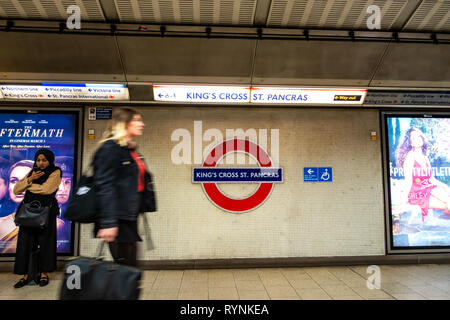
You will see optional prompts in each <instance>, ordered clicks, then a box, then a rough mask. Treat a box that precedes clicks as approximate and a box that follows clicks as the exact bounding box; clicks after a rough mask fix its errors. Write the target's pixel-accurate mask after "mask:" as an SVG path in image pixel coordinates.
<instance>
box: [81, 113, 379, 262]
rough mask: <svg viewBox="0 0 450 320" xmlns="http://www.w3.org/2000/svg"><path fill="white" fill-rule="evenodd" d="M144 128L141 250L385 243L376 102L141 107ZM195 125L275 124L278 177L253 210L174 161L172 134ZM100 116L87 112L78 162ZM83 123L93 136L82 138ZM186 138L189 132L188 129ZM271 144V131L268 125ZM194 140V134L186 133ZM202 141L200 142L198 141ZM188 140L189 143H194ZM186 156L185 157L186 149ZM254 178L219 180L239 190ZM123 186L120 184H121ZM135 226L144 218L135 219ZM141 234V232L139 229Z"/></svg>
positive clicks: (323, 248)
mask: <svg viewBox="0 0 450 320" xmlns="http://www.w3.org/2000/svg"><path fill="white" fill-rule="evenodd" d="M138 109H140V110H141V111H142V112H143V114H144V119H145V124H146V128H145V133H144V136H143V137H140V138H139V139H138V143H139V149H140V151H141V152H142V153H143V154H144V156H145V158H146V159H147V162H148V163H149V165H150V169H151V171H152V172H153V174H154V177H155V183H156V188H157V198H158V206H159V211H158V212H156V213H148V217H149V221H150V224H151V231H152V237H153V241H154V243H155V245H156V249H155V250H152V251H146V250H145V245H143V244H142V245H141V246H140V251H139V255H140V257H139V258H140V259H143V260H158V259H223V258H224V259H226V258H274V257H320V256H358V255H382V254H384V253H385V239H384V213H383V188H382V169H381V154H380V153H381V148H380V141H379V139H378V140H377V141H372V140H371V138H370V133H371V131H377V132H379V118H378V111H376V110H358V109H345V110H344V109H322V108H286V109H285V108H261V109H258V108H229V107H197V108H196V107H179V106H172V107H143V108H138ZM195 120H201V121H202V125H203V132H204V131H205V130H207V129H210V128H217V129H219V130H221V131H222V133H223V134H224V135H225V130H226V129H238V128H242V129H244V130H247V129H249V128H255V129H269V130H268V131H269V132H270V129H279V142H280V143H279V153H280V156H279V160H280V166H281V167H283V168H284V183H282V184H276V185H275V188H274V189H273V192H272V194H271V195H270V198H269V199H268V200H267V201H266V202H265V203H264V204H263V205H262V206H260V207H259V208H257V209H256V210H254V211H251V212H248V213H243V214H231V213H227V212H225V211H222V210H220V209H219V208H217V207H216V206H214V205H213V204H212V203H211V202H210V201H209V200H208V199H207V197H206V195H205V194H204V192H203V190H202V187H201V185H199V184H193V183H192V182H191V181H192V166H194V165H174V164H173V163H172V161H171V150H172V148H173V147H174V146H175V145H176V144H177V142H172V141H171V134H172V132H173V131H174V130H175V129H177V128H185V129H187V130H189V131H190V132H191V135H192V138H193V134H194V121H195ZM105 127H106V121H104V120H103V121H102V120H99V121H88V120H87V110H86V119H85V132H84V153H83V163H84V166H86V165H87V163H88V162H89V160H90V158H91V156H92V153H93V151H94V150H95V148H96V147H97V146H98V140H99V138H100V136H101V133H102V132H103V130H104V129H105ZM89 129H95V134H96V139H95V140H89V139H88V138H87V133H88V130H89ZM192 140H193V139H192ZM268 140H269V143H268V146H269V152H270V134H269V138H268ZM192 143H193V141H192ZM207 145H209V142H204V143H203V146H204V147H206V146H207ZM193 149H194V146H193V145H192V150H193ZM192 158H193V157H192ZM307 166H311V167H320V166H329V167H332V168H333V175H334V177H333V182H331V183H305V182H303V167H307ZM254 189H255V185H248V184H247V185H243V184H236V185H226V186H224V185H222V190H224V191H225V192H226V193H228V194H230V195H232V196H235V197H239V196H240V197H243V196H245V195H248V194H249V193H251V192H252V190H254ZM124 192H126V191H125V190H124ZM140 227H141V230H142V227H143V226H142V221H140ZM142 238H143V239H144V236H143V235H142ZM96 247H97V241H96V240H94V239H93V237H92V226H91V225H84V226H82V228H81V242H80V250H81V252H80V253H81V254H82V255H93V254H94V252H95V249H96Z"/></svg>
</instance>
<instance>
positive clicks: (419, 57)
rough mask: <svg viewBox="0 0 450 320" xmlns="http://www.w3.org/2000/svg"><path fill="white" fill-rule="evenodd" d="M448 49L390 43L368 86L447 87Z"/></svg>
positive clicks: (448, 74) (421, 44)
mask: <svg viewBox="0 0 450 320" xmlns="http://www.w3.org/2000/svg"><path fill="white" fill-rule="evenodd" d="M449 61H450V50H449V48H448V46H447V45H435V44H424V43H420V44H414V43H391V44H390V45H389V48H388V50H387V51H386V54H385V56H384V58H383V60H382V61H381V63H380V65H379V67H378V69H377V72H376V74H375V76H374V78H373V81H372V83H371V85H373V86H405V87H408V86H410V87H450V68H449V67H448V66H449Z"/></svg>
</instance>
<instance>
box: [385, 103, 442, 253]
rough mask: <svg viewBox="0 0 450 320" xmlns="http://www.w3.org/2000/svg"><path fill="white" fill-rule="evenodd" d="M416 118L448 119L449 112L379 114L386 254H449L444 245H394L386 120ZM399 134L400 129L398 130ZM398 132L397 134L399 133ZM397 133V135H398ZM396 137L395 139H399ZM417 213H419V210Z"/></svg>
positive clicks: (394, 112)
mask: <svg viewBox="0 0 450 320" xmlns="http://www.w3.org/2000/svg"><path fill="white" fill-rule="evenodd" d="M391 117H392V118H398V119H401V118H417V119H427V118H428V119H433V118H434V119H438V118H449V119H450V112H442V111H419V110H418V111H382V112H381V113H380V121H381V129H382V141H381V142H382V144H381V146H382V157H383V180H384V181H383V182H384V198H385V230H386V250H387V253H388V254H404V253H409V254H420V253H448V252H450V244H449V245H448V246H444V245H442V246H441V245H428V246H425V245H423V246H421V245H416V246H412V245H411V246H400V245H397V246H395V245H394V239H393V238H394V234H393V231H394V230H393V227H394V221H393V220H396V221H395V222H397V219H394V218H393V213H392V208H393V206H392V203H393V199H392V197H391V166H390V160H391V159H390V149H389V133H388V130H389V128H388V119H389V118H391ZM398 130H399V132H400V129H398ZM399 132H398V133H399ZM398 133H397V135H399V134H398ZM399 137H401V139H399V143H401V141H402V139H404V134H400V135H399ZM399 137H397V139H398V138H399ZM417 207H418V208H419V210H418V212H419V213H421V208H420V207H419V206H418V205H417Z"/></svg>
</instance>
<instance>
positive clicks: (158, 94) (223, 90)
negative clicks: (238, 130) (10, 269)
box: [153, 85, 250, 103]
mask: <svg viewBox="0 0 450 320" xmlns="http://www.w3.org/2000/svg"><path fill="white" fill-rule="evenodd" d="M153 96H154V98H155V100H156V101H172V102H219V103H249V102H250V88H249V87H228V86H206V85H205V86H195V85H194V86H184V85H153Z"/></svg>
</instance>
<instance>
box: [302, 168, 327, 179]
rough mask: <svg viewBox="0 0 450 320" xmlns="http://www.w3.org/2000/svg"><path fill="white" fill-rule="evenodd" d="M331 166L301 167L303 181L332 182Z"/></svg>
mask: <svg viewBox="0 0 450 320" xmlns="http://www.w3.org/2000/svg"><path fill="white" fill-rule="evenodd" d="M332 181H333V168H332V167H305V168H303V182H332Z"/></svg>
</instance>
